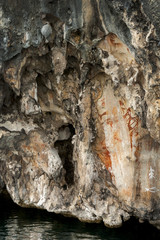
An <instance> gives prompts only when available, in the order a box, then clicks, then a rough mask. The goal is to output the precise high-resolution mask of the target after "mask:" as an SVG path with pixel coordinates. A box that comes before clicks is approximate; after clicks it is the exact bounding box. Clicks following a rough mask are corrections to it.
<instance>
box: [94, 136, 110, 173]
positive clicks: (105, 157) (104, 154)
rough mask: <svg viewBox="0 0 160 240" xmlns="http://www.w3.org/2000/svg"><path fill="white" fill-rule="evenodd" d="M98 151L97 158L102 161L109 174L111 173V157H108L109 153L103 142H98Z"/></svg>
mask: <svg viewBox="0 0 160 240" xmlns="http://www.w3.org/2000/svg"><path fill="white" fill-rule="evenodd" d="M99 146H100V149H99V150H100V151H98V153H97V154H98V156H99V158H100V159H101V160H102V162H103V163H104V165H105V167H106V169H107V170H108V171H109V172H110V171H111V167H112V162H111V157H110V152H109V151H108V149H107V147H106V144H105V140H103V141H101V142H100V145H99Z"/></svg>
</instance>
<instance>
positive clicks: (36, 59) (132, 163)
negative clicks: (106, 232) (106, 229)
mask: <svg viewBox="0 0 160 240" xmlns="http://www.w3.org/2000/svg"><path fill="white" fill-rule="evenodd" d="M159 20H160V3H159V1H155V0H153V1H149V0H142V1H139V0H129V1H126V0H114V1H111V0H110V1H109V0H108V1H106V0H99V1H98V0H93V1H91V0H74V1H72V0H69V1H65V0H47V1H46V0H29V1H24V0H21V1H18V0H17V1H10V0H5V1H4V0H1V2H0V192H1V191H2V190H3V189H5V188H6V189H7V191H8V193H9V194H10V196H11V198H12V199H13V201H14V202H16V203H17V204H19V205H20V206H25V207H26V206H27V207H37V208H41V209H46V210H48V211H50V212H55V213H61V214H64V215H69V216H75V217H77V218H79V219H80V220H82V221H87V222H100V221H103V222H104V224H105V225H107V226H110V227H117V226H120V225H121V224H122V222H123V221H126V220H128V219H129V218H130V216H136V217H138V218H139V219H140V221H142V220H147V221H149V222H150V223H151V224H153V225H155V226H157V227H158V228H160V181H159V179H160V26H159Z"/></svg>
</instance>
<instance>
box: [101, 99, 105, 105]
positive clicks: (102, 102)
mask: <svg viewBox="0 0 160 240" xmlns="http://www.w3.org/2000/svg"><path fill="white" fill-rule="evenodd" d="M101 104H102V107H105V99H104V98H102V99H101Z"/></svg>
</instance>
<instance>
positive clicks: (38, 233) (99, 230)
mask: <svg viewBox="0 0 160 240" xmlns="http://www.w3.org/2000/svg"><path fill="white" fill-rule="evenodd" d="M3 239H4V240H12V239H17V240H23V239H32V240H52V239H59V240H63V239H64V240H76V239H83V240H91V239H95V240H97V239H106V240H118V239H121V240H122V239H123V240H132V239H134V240H137V239H141V240H143V239H145V240H146V239H149V240H152V239H155V240H160V231H158V230H157V229H156V228H154V227H152V226H150V225H149V224H147V223H145V224H139V223H138V221H137V220H135V219H131V220H130V221H128V222H127V223H125V224H124V226H123V227H122V228H119V229H109V228H106V227H105V226H104V225H103V224H89V223H82V222H80V221H78V220H76V219H72V218H65V217H62V216H59V215H55V214H53V213H48V212H46V211H42V210H36V209H24V208H20V207H18V206H16V205H15V204H13V203H12V202H9V203H8V202H4V201H0V240H3Z"/></svg>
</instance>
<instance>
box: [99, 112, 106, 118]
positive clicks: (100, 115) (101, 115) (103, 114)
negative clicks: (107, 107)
mask: <svg viewBox="0 0 160 240" xmlns="http://www.w3.org/2000/svg"><path fill="white" fill-rule="evenodd" d="M105 115H107V113H106V112H104V113H102V114H99V117H100V119H101V120H102V117H103V116H105Z"/></svg>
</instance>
